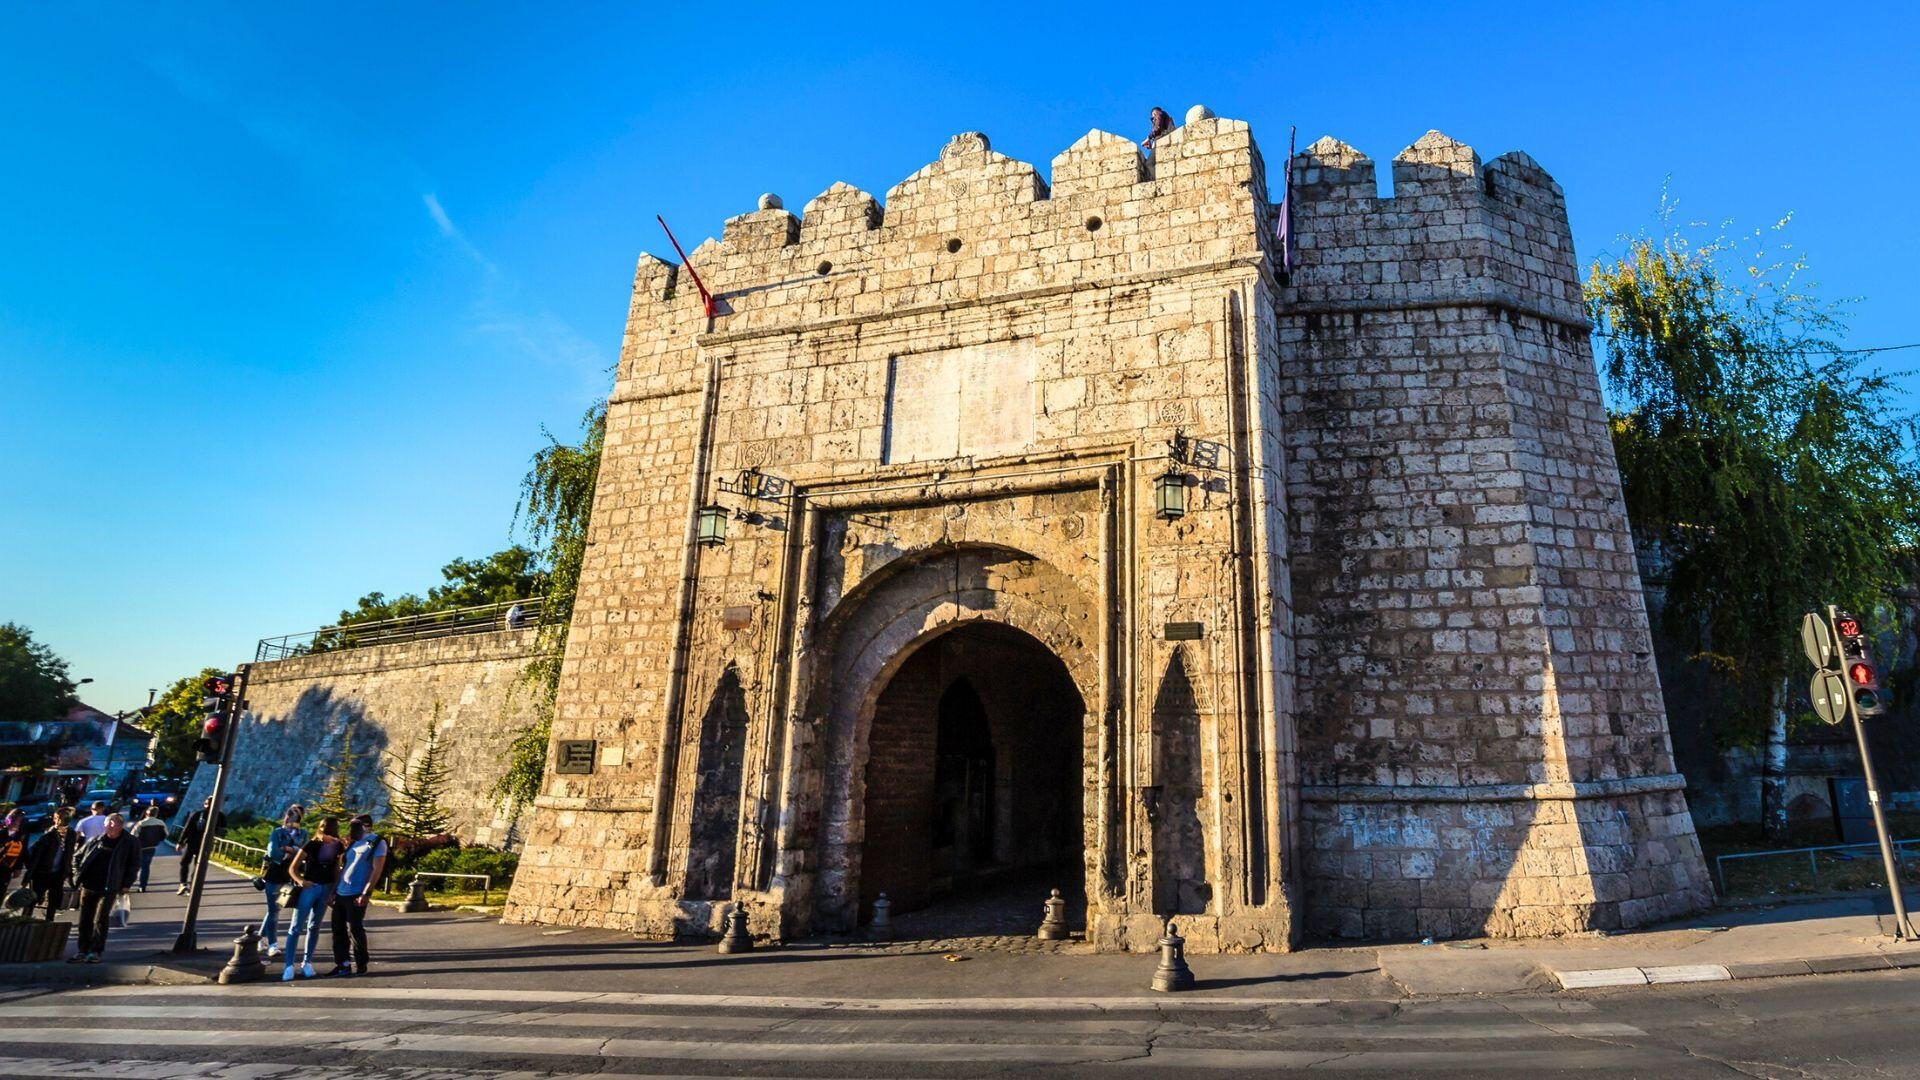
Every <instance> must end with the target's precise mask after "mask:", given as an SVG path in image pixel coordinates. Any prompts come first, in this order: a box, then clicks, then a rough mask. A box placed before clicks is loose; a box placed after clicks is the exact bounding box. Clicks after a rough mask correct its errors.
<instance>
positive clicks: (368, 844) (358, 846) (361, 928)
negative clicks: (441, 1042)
mask: <svg viewBox="0 0 1920 1080" xmlns="http://www.w3.org/2000/svg"><path fill="white" fill-rule="evenodd" d="M343 858H344V859H345V862H344V863H343V864H342V867H341V870H340V884H339V885H338V886H336V887H335V888H334V890H333V970H332V971H329V972H327V974H328V975H365V974H366V973H367V927H366V918H367V901H368V899H369V898H370V897H371V896H372V894H373V883H374V882H376V881H379V880H380V873H381V871H383V870H385V869H386V868H387V842H386V841H385V840H382V839H381V838H380V837H379V835H378V834H376V833H375V832H374V831H373V815H372V814H360V815H358V816H356V817H355V818H354V819H353V825H352V827H351V828H350V829H349V831H348V833H347V853H346V855H345V856H344V857H343ZM349 935H351V937H352V940H353V966H351V967H349V966H347V940H348V937H349Z"/></svg>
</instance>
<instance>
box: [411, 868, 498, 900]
mask: <svg viewBox="0 0 1920 1080" xmlns="http://www.w3.org/2000/svg"><path fill="white" fill-rule="evenodd" d="M413 876H414V877H416V878H430V877H431V878H468V879H471V880H473V881H478V882H479V883H480V902H481V903H482V904H485V903H489V902H490V901H491V900H492V897H493V875H492V874H442V873H438V872H436V871H432V870H422V871H420V872H419V873H417V874H415V875H413Z"/></svg>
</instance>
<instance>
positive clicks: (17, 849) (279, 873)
mask: <svg viewBox="0 0 1920 1080" xmlns="http://www.w3.org/2000/svg"><path fill="white" fill-rule="evenodd" d="M212 803H213V800H212V799H208V800H206V802H204V803H202V804H201V806H200V809H198V810H196V811H194V813H193V814H192V815H191V816H189V817H188V818H187V822H186V824H185V825H184V826H182V827H181V829H180V836H179V838H178V840H177V841H176V848H177V850H178V852H179V854H180V890H179V891H180V892H182V893H185V892H187V891H188V889H189V887H190V883H191V880H192V874H193V865H194V862H195V858H196V856H197V855H198V854H199V849H200V845H201V844H202V843H204V842H205V840H206V837H207V835H208V828H207V827H208V824H209V817H210V816H212V826H213V835H215V836H218V835H219V834H220V833H222V832H225V831H226V816H225V815H224V814H218V815H215V814H214V810H213V805H212ZM90 809H91V812H90V813H89V814H88V815H87V816H86V817H84V818H81V819H80V820H78V821H76V820H74V808H73V807H69V806H61V807H57V808H55V809H54V811H53V818H52V822H51V824H49V825H48V827H47V829H46V831H45V832H42V833H41V834H40V835H39V836H38V837H29V835H28V833H27V826H26V818H25V815H23V814H22V813H21V812H20V811H19V810H18V809H15V810H13V811H11V812H9V813H8V814H7V815H6V817H5V818H4V819H0V896H7V897H8V901H9V906H12V907H15V908H16V909H18V910H21V911H22V913H23V914H26V915H27V916H29V917H31V916H32V915H33V913H34V912H35V911H36V910H40V909H41V908H44V909H45V911H46V920H47V921H48V922H52V921H53V918H54V916H55V914H56V913H58V912H60V911H62V910H65V909H67V908H70V907H77V908H78V909H79V948H78V951H77V952H75V953H74V955H73V957H72V958H71V959H69V960H68V963H75V964H80V963H88V964H97V963H99V962H100V958H101V956H102V955H104V954H105V952H106V947H107V930H108V928H109V927H110V926H111V924H112V916H113V911H114V908H115V907H116V906H121V907H123V908H124V907H127V906H129V905H128V904H127V903H126V898H127V897H128V895H129V894H130V893H133V892H135V891H138V892H145V891H147V883H148V880H149V878H150V876H151V874H152V871H153V859H154V856H155V854H156V853H157V852H158V851H159V848H160V845H161V843H163V842H164V841H166V839H167V838H168V827H167V823H166V821H165V820H164V819H162V818H161V817H160V809H159V807H157V806H148V807H147V808H146V813H145V815H144V816H143V817H141V818H140V819H139V820H138V821H137V822H135V823H134V824H132V825H128V823H127V820H126V818H124V817H122V816H121V815H120V814H118V813H109V812H108V808H107V807H106V805H105V804H103V803H97V802H96V803H94V804H93V805H92V807H91V808H90ZM305 815H306V811H305V809H304V808H302V807H301V806H299V805H297V804H296V805H293V806H289V807H287V811H286V813H285V814H283V815H281V819H280V826H279V827H278V828H276V829H274V830H273V832H272V833H271V834H270V835H269V837H268V839H267V851H266V856H265V859H264V865H263V866H262V868H261V874H260V876H259V877H257V878H255V879H254V885H255V886H256V887H257V888H259V889H261V890H262V891H263V892H264V893H265V894H266V908H267V911H266V916H265V917H264V918H262V919H261V920H260V938H261V940H262V941H264V942H266V943H267V957H268V959H281V960H283V962H284V964H285V968H284V970H283V971H282V972H281V975H280V977H281V979H282V980H284V981H287V982H292V981H293V980H295V979H297V978H308V979H311V978H314V977H315V972H314V968H313V956H314V950H315V949H316V948H317V946H318V943H319V939H320V924H321V921H322V919H328V918H330V922H331V925H332V929H333V966H332V967H331V968H329V969H328V970H327V971H325V972H324V973H323V974H325V975H331V976H340V975H364V974H366V972H367V962H368V952H367V927H366V918H367V906H368V903H369V901H370V900H371V898H372V894H373V886H374V883H375V882H377V881H379V880H380V877H381V875H382V874H383V873H384V872H385V871H386V866H387V855H388V847H387V842H386V840H385V839H383V838H382V837H381V836H380V835H379V834H378V833H376V832H375V831H374V828H373V816H372V815H371V814H358V815H355V816H354V817H353V818H352V819H350V820H349V821H348V823H347V833H346V835H345V836H344V837H343V836H342V835H341V834H340V828H339V820H338V819H337V818H333V817H324V818H321V819H320V821H319V823H318V824H317V826H316V827H315V829H314V831H313V833H312V835H308V833H307V830H306V828H305V827H304V826H303V825H302V821H303V820H304V818H305ZM16 873H17V874H19V875H20V880H21V884H22V886H23V887H24V888H25V889H27V890H29V892H30V894H31V896H30V902H28V898H27V897H24V896H23V897H19V898H15V897H13V896H11V895H10V894H9V890H10V889H11V888H12V885H13V878H14V875H15V874H16ZM16 899H17V902H16ZM282 910H285V911H287V912H288V913H289V919H288V927H287V936H286V938H285V942H284V944H283V943H282V941H281V938H280V913H281V911H282Z"/></svg>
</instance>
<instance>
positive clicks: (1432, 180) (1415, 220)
mask: <svg viewBox="0 0 1920 1080" xmlns="http://www.w3.org/2000/svg"><path fill="white" fill-rule="evenodd" d="M1293 168H1294V185H1295V187H1294V195H1295V201H1294V222H1295V229H1296V233H1297V235H1298V237H1299V239H1298V244H1299V251H1300V259H1299V261H1298V263H1297V264H1296V266H1295V271H1294V275H1293V280H1292V285H1293V289H1292V297H1291V298H1292V299H1293V300H1294V301H1295V302H1296V304H1302V305H1308V306H1312V305H1322V306H1324V305H1327V304H1378V303H1394V302H1409V301H1412V302H1421V303H1430V302H1436V301H1443V300H1461V299H1470V298H1474V297H1480V298H1484V299H1498V300H1502V301H1504V302H1509V303H1510V304H1511V306H1514V307H1518V308H1522V309H1528V310H1535V311H1538V312H1541V313H1543V314H1546V315H1549V316H1551V317H1552V318H1554V319H1556V320H1559V321H1563V322H1567V323H1582V322H1584V318H1585V317H1584V313H1583V311H1582V309H1581V305H1580V284H1579V277H1578V271H1577V268H1576V267H1575V265H1574V262H1573V237H1572V233H1571V231H1570V229H1569V227H1568V224H1567V211H1566V199H1565V196H1564V194H1563V193H1562V192H1561V190H1560V185H1559V184H1557V183H1555V182H1554V180H1553V177H1551V176H1549V175H1547V173H1546V170H1544V169H1542V168H1541V167H1540V165H1539V163H1538V162H1536V161H1534V160H1533V158H1531V157H1529V156H1527V155H1526V154H1524V153H1520V152H1518V151H1514V152H1509V153H1506V154H1502V155H1500V156H1499V157H1496V158H1494V159H1493V160H1492V161H1490V162H1487V163H1485V164H1484V165H1483V164H1482V163H1481V160H1480V156H1479V154H1477V153H1475V152H1474V150H1473V148H1472V147H1470V146H1467V145H1466V144H1464V143H1461V142H1458V141H1456V140H1454V139H1452V138H1449V137H1448V136H1446V135H1444V134H1442V133H1440V132H1438V131H1429V132H1427V133H1426V134H1425V135H1423V136H1421V137H1420V139H1419V140H1417V141H1416V142H1414V143H1413V145H1411V146H1409V147H1407V148H1406V149H1404V150H1402V151H1400V152H1399V153H1398V154H1395V155H1394V158H1393V161H1392V170H1393V173H1392V175H1393V194H1392V195H1391V196H1383V195H1381V194H1380V192H1379V189H1378V187H1377V184H1376V179H1375V172H1374V164H1373V162H1372V161H1371V160H1370V159H1368V158H1367V157H1366V155H1364V154H1362V153H1360V152H1359V151H1358V150H1355V149H1354V148H1353V147H1351V146H1349V145H1347V144H1346V143H1343V142H1340V141H1339V140H1337V139H1332V138H1323V139H1321V140H1319V141H1318V142H1315V143H1314V144H1313V145H1311V146H1309V147H1307V148H1306V150H1304V151H1302V152H1301V153H1299V154H1298V155H1296V156H1295V158H1294V161H1293Z"/></svg>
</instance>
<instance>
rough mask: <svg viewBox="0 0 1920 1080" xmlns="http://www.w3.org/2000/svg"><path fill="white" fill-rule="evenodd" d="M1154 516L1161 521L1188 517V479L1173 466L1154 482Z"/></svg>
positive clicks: (1168, 467)
mask: <svg viewBox="0 0 1920 1080" xmlns="http://www.w3.org/2000/svg"><path fill="white" fill-rule="evenodd" d="M1153 516H1154V517H1157V518H1159V519H1160V520H1161V521H1178V520H1180V519H1181V518H1183V517H1186V516H1187V478H1186V477H1185V476H1184V475H1182V474H1181V472H1180V471H1179V470H1178V469H1175V468H1174V467H1173V466H1171V465H1169V466H1167V471H1166V472H1163V473H1161V474H1160V476H1159V477H1158V478H1157V479H1155V480H1154V482H1153Z"/></svg>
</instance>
